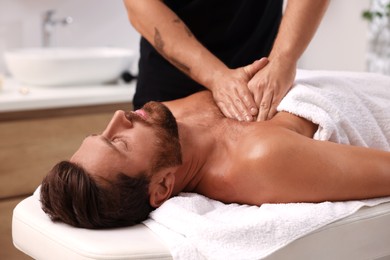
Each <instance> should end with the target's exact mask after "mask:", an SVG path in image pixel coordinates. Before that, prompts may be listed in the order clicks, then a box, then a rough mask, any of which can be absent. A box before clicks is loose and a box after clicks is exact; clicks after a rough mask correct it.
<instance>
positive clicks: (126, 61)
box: [4, 47, 135, 86]
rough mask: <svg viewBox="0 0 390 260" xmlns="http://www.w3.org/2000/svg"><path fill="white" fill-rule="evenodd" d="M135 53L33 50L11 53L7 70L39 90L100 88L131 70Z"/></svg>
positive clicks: (7, 62)
mask: <svg viewBox="0 0 390 260" xmlns="http://www.w3.org/2000/svg"><path fill="white" fill-rule="evenodd" d="M134 57H135V55H134V52H133V51H131V50H128V49H121V48H99V47H96V48H36V49H34V48H31V49H18V50H11V51H7V52H6V53H5V54H4V58H5V62H6V65H7V68H8V70H9V72H10V73H11V75H12V76H13V77H14V78H15V79H16V80H17V81H18V82H20V83H23V84H27V85H38V86H67V85H73V86H74V85H96V84H104V83H109V82H112V81H115V80H116V79H118V78H119V77H120V75H121V74H122V73H123V72H124V71H127V70H129V68H130V66H131V64H132V62H133V60H134Z"/></svg>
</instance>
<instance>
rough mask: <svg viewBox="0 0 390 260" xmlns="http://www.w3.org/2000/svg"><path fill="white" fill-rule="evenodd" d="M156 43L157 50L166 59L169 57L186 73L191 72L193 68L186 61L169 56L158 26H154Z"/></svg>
mask: <svg viewBox="0 0 390 260" xmlns="http://www.w3.org/2000/svg"><path fill="white" fill-rule="evenodd" d="M154 45H155V47H156V50H157V51H158V52H159V53H160V54H161V55H163V56H164V57H165V58H166V59H168V60H169V61H170V62H171V63H172V64H173V65H175V66H176V67H177V68H178V69H180V70H181V71H183V72H184V73H186V74H190V72H191V68H190V67H189V66H187V65H185V64H184V63H182V62H180V61H178V60H177V59H175V58H170V57H168V56H167V55H166V54H165V52H164V45H165V43H164V41H163V39H162V37H161V34H160V32H159V30H158V29H157V28H154Z"/></svg>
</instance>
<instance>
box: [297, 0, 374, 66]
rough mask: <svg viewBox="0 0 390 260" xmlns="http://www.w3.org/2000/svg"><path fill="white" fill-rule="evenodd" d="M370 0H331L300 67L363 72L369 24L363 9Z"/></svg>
mask: <svg viewBox="0 0 390 260" xmlns="http://www.w3.org/2000/svg"><path fill="white" fill-rule="evenodd" d="M369 5H370V0H331V1H330V5H329V8H328V10H327V12H326V14H325V17H324V19H323V20H322V23H321V25H320V27H319V28H318V31H317V33H316V35H315V37H314V39H313V40H312V42H311V43H310V45H309V47H308V49H307V50H306V52H305V53H304V55H303V56H302V58H301V60H300V62H299V67H301V68H305V69H335V70H355V71H364V70H365V69H366V68H365V54H366V49H367V35H368V24H367V22H366V21H365V20H363V19H362V16H361V14H362V12H363V10H364V9H367V8H368V7H369Z"/></svg>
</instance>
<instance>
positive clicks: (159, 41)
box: [154, 28, 164, 53]
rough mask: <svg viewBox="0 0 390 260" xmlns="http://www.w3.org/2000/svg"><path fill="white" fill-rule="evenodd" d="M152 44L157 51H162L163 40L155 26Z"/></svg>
mask: <svg viewBox="0 0 390 260" xmlns="http://www.w3.org/2000/svg"><path fill="white" fill-rule="evenodd" d="M154 45H155V46H156V49H157V50H158V51H159V52H161V53H164V41H163V39H162V37H161V34H160V32H159V31H158V29H157V28H154Z"/></svg>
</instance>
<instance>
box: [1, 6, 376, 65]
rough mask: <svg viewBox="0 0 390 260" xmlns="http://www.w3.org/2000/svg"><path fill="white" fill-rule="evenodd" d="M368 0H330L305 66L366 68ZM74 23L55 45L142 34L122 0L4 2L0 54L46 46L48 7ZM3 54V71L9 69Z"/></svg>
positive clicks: (129, 43)
mask: <svg viewBox="0 0 390 260" xmlns="http://www.w3.org/2000/svg"><path fill="white" fill-rule="evenodd" d="M369 4H370V1H369V0H359V1H356V0H343V1H331V4H330V6H329V9H328V12H327V13H326V15H325V18H324V20H323V22H322V24H321V26H320V28H319V30H318V31H317V34H316V36H315V38H314V40H313V41H312V43H311V45H310V46H309V48H308V50H307V51H306V53H305V54H304V55H303V57H302V58H301V60H300V67H301V68H310V69H337V70H339V69H341V70H356V71H363V70H365V54H366V50H367V29H368V23H367V21H365V20H363V19H362V16H361V13H362V11H363V10H364V9H367V8H368V7H369ZM50 9H52V10H56V14H55V17H57V18H64V17H67V16H70V17H72V18H73V22H72V23H71V24H69V25H67V26H56V28H55V32H54V45H56V46H116V47H126V48H131V49H134V50H136V51H137V50H138V39H139V35H138V34H137V32H135V30H134V29H133V28H132V27H131V25H130V24H129V22H128V20H127V15H126V12H125V9H124V7H123V3H122V1H121V0H113V1H108V0H67V1H64V0H34V1H31V0H1V1H0V57H2V53H3V52H4V51H5V50H7V49H12V48H20V47H39V46H41V45H42V32H41V20H42V16H43V14H44V12H45V11H47V10H50ZM5 70H6V69H5V65H4V60H3V59H2V58H0V72H3V73H4V72H5Z"/></svg>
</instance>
